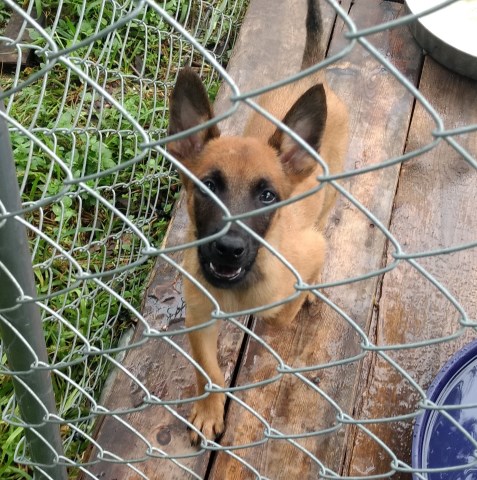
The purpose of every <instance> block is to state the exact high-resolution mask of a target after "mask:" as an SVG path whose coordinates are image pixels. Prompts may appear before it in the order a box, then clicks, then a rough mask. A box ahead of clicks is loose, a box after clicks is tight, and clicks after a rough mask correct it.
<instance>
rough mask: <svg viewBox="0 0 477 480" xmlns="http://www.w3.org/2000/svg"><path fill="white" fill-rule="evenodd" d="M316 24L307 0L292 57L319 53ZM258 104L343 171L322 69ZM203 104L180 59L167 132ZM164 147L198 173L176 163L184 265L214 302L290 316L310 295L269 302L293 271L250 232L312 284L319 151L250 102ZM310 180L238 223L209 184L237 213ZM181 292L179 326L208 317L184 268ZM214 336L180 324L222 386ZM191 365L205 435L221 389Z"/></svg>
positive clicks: (327, 202)
mask: <svg viewBox="0 0 477 480" xmlns="http://www.w3.org/2000/svg"><path fill="white" fill-rule="evenodd" d="M321 32H322V22H321V12H320V8H319V5H318V2H317V0H308V4H307V18H306V43H305V50H304V53H303V60H302V69H305V68H308V67H310V66H312V65H313V64H315V63H318V62H319V61H320V60H322V58H323V53H322V48H321V45H320V43H321ZM259 104H260V105H261V106H262V107H263V108H265V109H266V110H267V111H268V112H270V113H271V114H272V115H273V116H274V117H275V118H277V119H279V120H281V121H282V122H283V123H284V124H285V125H286V126H287V127H289V128H290V129H291V130H293V131H294V132H295V133H297V134H298V135H299V136H300V137H301V138H302V139H303V140H304V141H305V142H306V143H307V144H308V145H309V146H310V147H311V148H312V149H313V150H314V151H317V152H318V153H319V155H320V156H321V158H322V159H323V160H324V161H325V162H326V163H327V165H328V168H329V171H330V172H331V173H337V172H340V171H342V169H343V161H344V157H345V153H346V148H347V143H348V115H347V109H346V107H345V106H344V104H343V103H342V102H341V101H340V100H339V98H338V97H337V96H336V94H334V93H333V91H332V90H331V89H330V88H329V86H328V85H327V84H326V82H325V80H324V75H323V73H322V72H318V73H314V74H312V75H310V76H307V77H305V78H303V79H301V80H299V81H296V82H294V83H292V84H289V85H286V86H283V87H280V88H278V89H275V90H272V91H270V92H267V93H265V94H263V95H262V97H261V98H260V99H259ZM213 116H214V114H213V110H212V106H211V105H210V102H209V99H208V96H207V92H206V90H205V88H204V86H203V84H202V82H201V80H200V78H199V77H198V75H197V74H196V73H195V72H194V71H193V70H192V69H191V68H189V67H186V68H184V69H182V70H181V71H180V72H179V74H178V78H177V81H176V85H175V88H174V90H173V93H172V95H171V103H170V119H169V134H170V135H174V134H177V133H180V132H184V131H186V130H188V129H190V128H192V127H197V126H200V125H202V124H203V123H204V122H206V121H208V120H211V119H212V118H213ZM168 150H169V152H170V153H171V154H172V155H174V156H175V158H176V159H177V160H178V161H179V162H180V163H181V164H182V165H183V166H184V167H185V168H187V169H188V170H189V171H190V172H191V173H192V174H193V175H194V176H195V177H196V178H197V179H199V180H200V181H201V183H200V184H198V183H197V182H194V181H193V180H192V179H191V178H190V177H189V176H188V175H186V174H184V173H181V177H182V181H183V184H184V186H185V191H186V202H187V211H188V215H189V217H190V226H189V229H188V240H189V241H194V240H202V242H201V243H200V245H199V246H197V247H194V248H189V249H187V250H186V251H185V252H184V262H183V267H184V269H185V270H186V271H187V272H188V273H189V274H190V275H191V276H192V277H193V278H194V279H195V280H196V281H197V282H198V283H199V284H201V285H202V286H203V287H204V288H205V289H206V290H207V291H208V292H209V293H210V295H212V296H213V297H214V298H215V300H216V301H217V302H218V304H219V305H220V308H221V310H222V311H225V312H237V311H242V310H247V309H253V308H257V307H261V306H266V305H269V304H274V303H275V305H271V306H270V308H265V309H263V310H261V311H260V312H258V313H257V314H256V317H258V318H262V319H265V320H266V321H267V322H269V323H273V324H274V325H277V326H280V325H286V324H289V323H290V322H292V321H293V319H294V318H295V317H296V316H297V313H298V312H299V310H300V309H301V307H302V305H303V303H304V302H305V300H306V299H307V298H308V299H309V300H312V298H311V297H314V295H313V294H311V293H309V292H307V291H303V292H302V293H301V294H300V295H299V296H297V297H295V298H293V299H292V300H291V301H289V302H287V303H284V304H279V305H278V306H277V305H276V302H279V301H280V300H283V299H285V298H287V297H289V296H291V295H293V294H294V293H295V292H296V289H295V285H296V282H297V277H296V276H295V275H294V273H292V271H291V270H290V269H289V268H288V267H287V266H286V265H285V264H284V263H283V262H282V261H281V260H280V259H279V258H278V257H277V256H276V255H275V254H274V253H272V252H271V251H270V250H269V249H268V248H267V247H266V246H264V245H263V242H262V241H260V239H264V241H265V242H266V244H268V245H270V246H272V247H273V248H274V249H276V250H277V251H278V252H279V253H280V254H281V255H282V256H283V257H284V258H285V259H286V260H287V261H288V262H289V263H290V264H291V265H293V267H294V268H295V269H296V271H297V272H298V273H299V275H300V277H301V279H302V280H303V282H306V283H307V284H309V285H312V284H316V283H317V282H318V281H319V278H320V272H321V270H322V267H323V262H324V259H325V251H326V241H325V239H324V236H323V229H324V227H325V225H326V222H327V219H328V216H329V213H330V210H331V208H332V206H333V204H334V202H335V198H336V190H335V188H334V187H332V186H331V185H322V187H323V188H321V189H317V187H318V186H319V185H320V183H319V181H318V180H317V177H318V176H319V175H320V174H322V173H323V169H322V168H321V166H320V164H319V162H317V160H316V159H315V158H313V157H312V156H311V155H310V154H309V153H308V152H306V150H305V149H304V148H302V146H300V145H299V144H298V143H297V142H296V141H295V140H293V139H292V138H291V136H290V135H288V134H286V133H284V132H283V131H282V130H281V129H280V128H278V127H276V126H275V125H274V124H273V123H272V122H270V121H269V120H267V119H266V118H265V117H264V116H262V115H259V114H258V113H254V114H253V115H252V117H251V118H250V120H249V121H248V124H247V126H246V128H245V131H244V132H243V135H242V136H221V135H220V131H219V128H218V127H217V125H212V126H208V127H207V128H204V129H201V130H199V131H197V132H195V133H193V134H191V135H189V136H187V137H185V138H182V139H179V140H173V141H171V142H170V143H169V144H168ZM312 189H315V190H317V191H316V192H315V193H313V194H311V195H309V196H305V197H304V198H302V199H300V200H299V201H296V202H293V203H290V204H288V205H285V206H279V207H278V208H275V209H273V208H268V209H266V210H264V211H263V212H260V214H256V215H252V216H248V217H246V218H243V219H242V222H243V223H244V224H245V225H246V227H247V228H243V227H241V226H240V225H239V224H237V222H233V221H232V222H226V221H224V210H223V208H221V207H220V206H219V205H218V204H217V202H216V201H215V200H214V198H212V195H211V193H213V194H214V195H215V196H216V197H218V198H219V199H220V200H221V202H222V203H223V204H224V205H225V206H226V207H227V209H228V211H229V212H230V214H231V215H240V214H243V213H246V212H250V211H254V210H257V209H261V208H263V207H273V205H274V204H276V203H278V202H280V201H284V200H287V199H290V198H292V197H295V196H297V195H300V194H303V193H305V192H309V191H310V190H312ZM248 229H250V230H251V231H252V232H254V233H253V234H251V233H250V232H249V231H248ZM209 237H211V238H210V239H209V241H207V239H208V238H209ZM258 237H259V238H258ZM184 297H185V302H186V326H187V327H200V325H202V324H204V323H205V322H209V321H210V320H211V318H212V317H211V314H212V312H213V310H214V309H215V308H214V305H213V304H212V302H211V300H210V299H209V298H208V297H207V295H206V294H205V293H204V292H203V291H202V290H201V289H200V288H199V287H197V286H196V285H195V284H194V283H193V282H192V281H190V280H189V279H188V278H184ZM217 338H218V322H215V323H213V322H212V323H209V324H207V325H206V326H204V327H203V328H197V329H194V330H192V331H190V332H189V340H190V345H191V351H192V356H193V358H194V359H195V361H196V362H197V363H198V364H199V365H200V366H201V368H202V369H203V370H204V371H205V372H206V374H207V375H208V377H209V378H210V380H211V381H212V382H213V383H214V384H215V385H217V386H219V387H221V388H222V387H223V386H224V377H223V375H222V373H221V370H220V368H219V365H218V361H217ZM196 375H197V394H198V396H201V397H203V398H201V399H199V400H198V401H196V402H195V404H194V406H193V409H192V414H191V416H190V419H189V420H190V422H191V423H192V424H193V425H194V426H195V427H196V429H197V431H200V432H201V433H202V435H203V436H204V437H205V438H207V439H211V440H212V439H215V438H217V437H218V436H220V435H221V434H222V433H223V431H224V403H225V395H224V393H222V392H220V391H219V392H217V393H209V394H208V395H206V394H205V387H206V385H208V381H207V379H206V378H205V377H204V376H203V375H202V373H200V372H199V371H198V370H197V369H196ZM197 431H196V430H195V429H192V430H191V443H192V444H194V445H197V444H198V443H199V442H200V439H201V435H199V434H198V433H197Z"/></svg>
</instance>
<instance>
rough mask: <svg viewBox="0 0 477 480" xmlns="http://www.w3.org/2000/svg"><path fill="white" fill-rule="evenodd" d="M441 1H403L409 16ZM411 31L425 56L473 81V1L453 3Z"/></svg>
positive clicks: (476, 30)
mask: <svg viewBox="0 0 477 480" xmlns="http://www.w3.org/2000/svg"><path fill="white" fill-rule="evenodd" d="M441 3H443V0H406V4H407V7H408V9H409V10H410V12H411V13H413V14H418V13H421V12H422V11H424V10H427V9H429V8H431V7H434V6H437V5H439V4H441ZM410 28H411V31H412V33H413V35H414V37H415V38H416V40H417V41H418V42H419V44H420V45H421V46H422V48H424V50H426V51H427V52H428V53H429V55H431V56H432V57H433V58H435V59H436V60H437V61H438V62H440V63H442V64H443V65H445V66H446V67H448V68H450V69H452V70H454V71H456V72H458V73H460V74H462V75H466V76H468V77H471V78H474V79H477V0H457V1H456V2H454V3H452V4H450V5H448V6H446V7H444V8H442V9H440V10H438V11H436V12H434V13H431V14H429V15H425V16H424V17H421V18H419V19H418V20H416V21H414V22H412V23H411V24H410Z"/></svg>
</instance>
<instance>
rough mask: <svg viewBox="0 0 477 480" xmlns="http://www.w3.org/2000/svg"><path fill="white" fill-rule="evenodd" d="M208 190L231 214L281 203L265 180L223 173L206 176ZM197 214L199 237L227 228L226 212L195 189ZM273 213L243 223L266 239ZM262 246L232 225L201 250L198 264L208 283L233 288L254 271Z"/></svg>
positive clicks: (217, 172)
mask: <svg viewBox="0 0 477 480" xmlns="http://www.w3.org/2000/svg"><path fill="white" fill-rule="evenodd" d="M201 180H202V182H203V183H204V185H205V188H207V189H209V190H210V191H212V192H213V193H214V194H215V195H216V196H217V197H218V198H219V199H220V200H221V201H222V202H223V203H224V204H225V205H226V207H227V208H228V209H229V211H230V212H231V214H232V215H238V214H242V213H246V212H250V211H253V210H256V209H259V208H262V207H264V206H267V205H272V204H273V203H275V202H277V201H278V200H279V197H278V193H277V192H276V190H275V189H274V187H273V186H272V185H271V182H270V180H268V179H266V178H258V179H255V180H254V181H253V182H252V183H250V180H246V179H233V180H230V179H227V177H226V173H225V172H221V171H220V170H214V171H212V172H209V173H208V174H207V175H206V176H205V177H203V178H202V179H201ZM194 214H195V222H196V232H197V238H199V239H202V238H206V237H208V236H211V235H214V234H216V233H218V232H220V231H221V230H223V229H224V227H225V225H226V223H225V222H224V220H223V217H224V212H223V210H222V209H221V208H220V207H219V206H218V205H217V203H216V202H215V201H214V200H213V199H212V198H211V197H210V196H209V195H207V193H206V192H205V191H204V187H195V191H194ZM273 216H274V211H270V212H266V213H264V214H260V215H252V216H250V217H248V218H246V219H244V220H242V222H243V223H244V224H245V225H247V226H248V227H249V228H251V229H252V230H253V231H254V232H255V233H257V234H258V235H259V236H261V237H265V235H266V232H267V230H268V228H269V225H270V222H271V220H272V218H273ZM260 246H261V243H260V242H259V241H257V240H256V239H255V238H253V236H252V235H250V234H249V233H248V232H247V231H246V230H245V229H243V228H242V227H240V226H239V225H237V224H232V225H231V226H230V228H229V229H228V231H227V232H226V233H225V234H224V235H222V236H220V237H218V238H215V239H214V240H212V241H210V242H209V243H206V244H203V245H200V246H199V247H198V255H199V263H200V266H201V268H202V272H203V274H204V276H205V278H206V279H207V281H208V282H209V283H210V284H212V285H213V286H215V287H218V288H232V287H234V286H237V285H242V284H244V283H246V279H247V277H248V274H249V272H250V271H252V269H253V267H254V263H255V259H256V257H257V253H258V250H259V248H260Z"/></svg>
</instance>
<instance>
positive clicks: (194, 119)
mask: <svg viewBox="0 0 477 480" xmlns="http://www.w3.org/2000/svg"><path fill="white" fill-rule="evenodd" d="M213 116H214V114H213V111H212V106H211V104H210V102H209V97H208V95H207V91H206V90H205V87H204V85H203V83H202V81H201V79H200V78H199V76H198V75H197V74H196V73H195V72H194V70H192V68H190V67H185V68H183V69H182V70H181V71H180V72H179V75H178V76H177V81H176V86H175V87H174V90H173V92H172V95H171V102H170V111H169V135H174V134H176V133H180V132H183V131H185V130H188V129H189V128H192V127H196V126H198V125H200V124H201V123H204V122H206V121H207V120H210V119H211V118H213ZM219 135H220V131H219V129H218V127H217V126H216V125H213V126H211V127H209V128H206V129H204V130H200V131H198V132H196V133H193V134H192V135H188V136H187V137H184V138H181V139H180V140H174V141H173V142H170V143H169V144H168V150H169V151H170V152H171V153H172V154H173V155H174V156H175V157H176V158H178V159H179V160H181V161H184V162H187V160H193V159H194V157H196V156H197V155H198V154H199V153H200V152H201V151H202V149H203V148H204V145H205V144H206V143H207V142H208V141H209V140H211V139H212V138H215V137H218V136H219Z"/></svg>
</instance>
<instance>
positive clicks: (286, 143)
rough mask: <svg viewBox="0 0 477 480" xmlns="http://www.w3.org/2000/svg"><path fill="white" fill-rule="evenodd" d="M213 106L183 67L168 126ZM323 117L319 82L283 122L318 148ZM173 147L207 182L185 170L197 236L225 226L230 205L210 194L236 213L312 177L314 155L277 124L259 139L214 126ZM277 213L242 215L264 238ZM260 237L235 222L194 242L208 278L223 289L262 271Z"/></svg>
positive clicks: (203, 117) (188, 122)
mask: <svg viewBox="0 0 477 480" xmlns="http://www.w3.org/2000/svg"><path fill="white" fill-rule="evenodd" d="M212 116H213V114H212V108H211V106H210V104H209V101H208V98H207V94H206V92H205V89H204V87H203V85H202V82H201V81H200V79H199V78H198V76H197V75H196V74H195V73H194V72H193V71H192V70H190V69H185V70H183V71H181V72H180V74H179V77H178V80H177V83H176V87H175V89H174V93H173V95H172V98H171V115H170V125H169V133H170V134H176V133H180V132H182V131H184V130H187V129H189V128H192V127H194V126H197V125H200V124H201V123H203V122H205V121H207V120H209V119H211V118H212ZM325 121H326V98H325V96H324V90H323V87H322V86H321V85H319V86H317V87H313V88H312V89H310V90H309V91H307V92H306V93H305V94H304V95H303V96H302V97H301V98H300V99H299V100H298V101H297V102H296V103H295V105H294V106H293V107H292V108H291V109H290V111H289V112H288V113H287V115H286V116H285V118H284V119H283V122H284V123H285V124H286V125H287V126H289V127H290V128H291V129H293V130H294V131H296V132H297V133H298V134H299V135H300V136H301V137H302V138H303V139H304V140H306V141H307V142H308V143H309V144H310V145H312V146H313V148H315V149H317V148H318V146H319V142H320V139H321V136H322V133H323V129H324V125H325ZM168 148H169V151H170V152H171V153H172V154H173V155H174V156H176V157H177V158H178V159H179V160H180V161H181V163H182V164H183V165H184V166H185V167H186V168H188V169H189V170H190V171H191V172H192V173H193V174H194V175H195V176H196V177H197V178H198V179H199V180H200V181H201V182H202V183H201V184H200V185H197V184H195V183H194V182H192V181H191V180H190V179H189V178H188V177H187V175H182V179H183V183H184V185H185V187H186V191H187V203H188V211H189V216H190V219H191V222H192V224H193V227H194V229H195V235H196V238H198V239H203V238H207V237H210V236H213V235H215V234H217V233H219V232H221V231H223V230H224V229H225V227H226V226H227V225H226V222H225V221H224V219H223V218H224V216H225V212H224V210H223V209H222V208H221V207H220V206H219V205H218V204H217V202H216V201H215V200H214V199H213V198H212V197H211V195H210V194H209V192H212V193H214V195H215V196H217V197H218V198H219V199H220V200H221V202H222V203H223V204H224V205H225V206H226V208H227V209H228V210H229V212H230V213H231V215H240V214H243V213H246V212H252V211H254V210H258V209H260V208H263V207H266V206H271V205H273V204H274V203H276V202H278V201H280V200H284V199H286V198H288V197H289V196H290V194H291V192H292V190H293V188H294V186H295V185H296V184H297V183H298V182H300V181H303V179H305V178H306V177H308V176H309V175H310V174H311V173H312V172H313V171H314V170H315V168H316V162H315V160H314V159H312V158H311V157H310V156H309V155H307V154H306V152H305V151H304V150H303V149H302V148H300V146H299V145H298V144H297V143H296V142H294V141H293V140H292V139H291V138H290V137H289V136H286V135H284V134H283V132H282V131H281V130H280V129H277V130H276V131H275V133H274V134H273V135H272V137H270V138H269V139H268V142H261V141H259V140H258V139H255V138H246V137H220V132H219V130H218V128H217V126H212V127H210V128H208V129H204V130H201V131H199V132H198V133H195V134H193V135H190V136H188V137H186V138H184V139H180V140H176V141H173V142H171V143H170V144H169V145H168ZM279 215H280V213H279V211H277V210H274V209H271V210H268V211H267V212H265V213H261V214H255V215H251V216H247V217H246V218H244V219H243V220H242V222H243V223H244V224H245V225H247V227H249V228H250V229H251V230H253V231H254V232H255V233H256V234H257V235H259V236H260V237H262V238H265V237H266V235H267V232H268V230H269V229H270V227H271V224H272V222H273V221H276V218H277V217H278V216H279ZM260 246H261V243H260V242H259V241H258V240H256V239H255V238H254V237H253V236H252V235H250V234H249V233H248V232H247V231H246V230H245V229H243V228H242V227H240V226H239V225H237V224H236V223H233V222H232V223H231V224H230V225H229V228H228V229H227V230H226V232H225V233H224V234H223V235H221V236H218V237H216V238H213V239H211V241H210V242H208V243H204V244H202V245H200V246H199V247H198V249H197V251H198V259H199V264H200V266H201V269H202V272H203V275H204V277H205V279H206V280H207V281H208V282H209V283H210V284H211V285H213V286H215V287H218V288H242V287H247V286H248V285H249V284H250V283H253V282H254V281H255V280H257V279H258V278H259V277H260V271H259V267H258V266H257V265H256V262H255V260H256V258H257V254H258V251H259V248H260Z"/></svg>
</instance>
